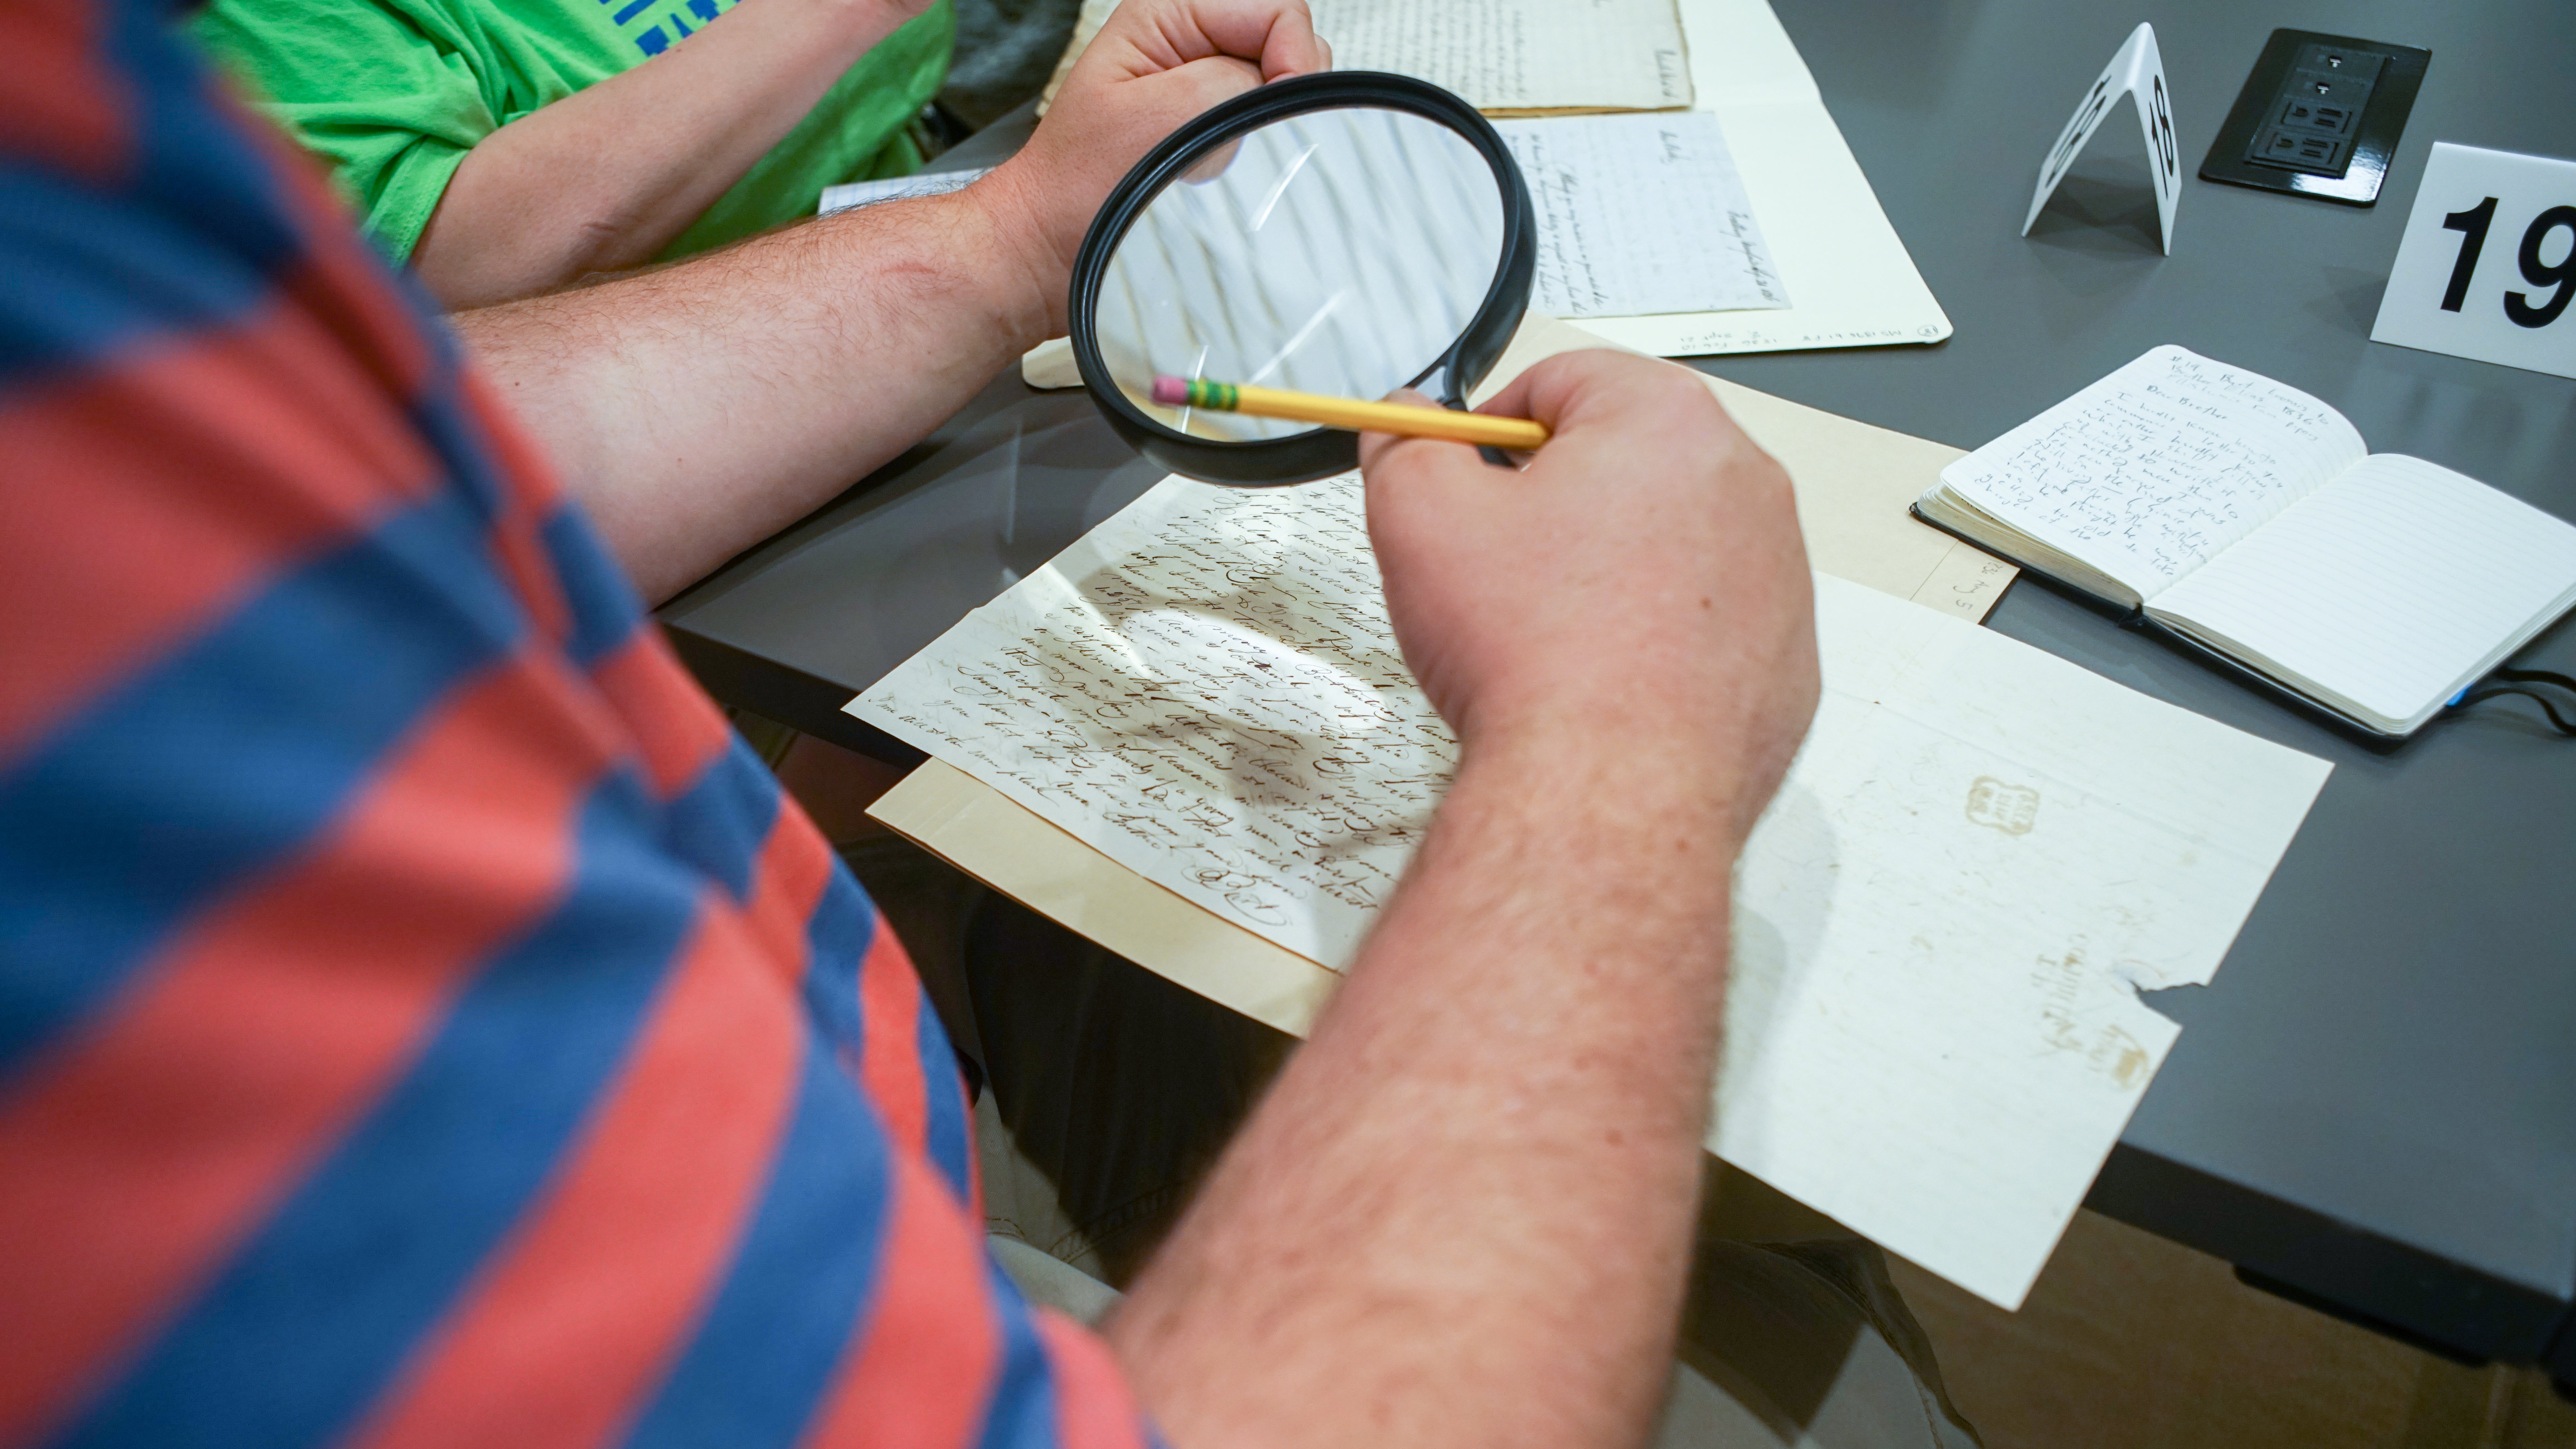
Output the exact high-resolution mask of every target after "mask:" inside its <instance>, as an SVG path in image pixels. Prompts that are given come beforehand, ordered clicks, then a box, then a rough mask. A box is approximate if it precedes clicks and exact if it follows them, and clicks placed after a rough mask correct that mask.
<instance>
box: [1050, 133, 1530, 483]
mask: <svg viewBox="0 0 2576 1449" xmlns="http://www.w3.org/2000/svg"><path fill="white" fill-rule="evenodd" d="M1503 245H1504V197H1503V193H1502V190H1501V188H1500V187H1498V186H1497V185H1496V183H1495V179H1494V175H1493V171H1492V168H1491V167H1490V166H1489V165H1488V164H1487V162H1486V160H1485V158H1484V157H1483V156H1482V155H1480V154H1479V153H1478V151H1477V149H1476V147H1475V146H1474V145H1472V144H1471V143H1470V142H1469V141H1468V140H1467V138H1466V137H1464V136H1462V135H1460V134H1458V133H1457V132H1456V131H1455V130H1453V129H1451V128H1450V127H1448V126H1444V125H1442V124H1440V123H1439V122H1437V121H1433V120H1430V119H1428V118H1426V117H1423V116H1419V115H1414V114H1411V113H1409V112H1405V111H1399V110H1392V109H1380V108H1375V107H1346V108H1339V109H1330V110H1317V111H1308V112H1303V113H1300V114H1297V115H1291V116H1287V117H1284V118H1282V119H1280V120H1278V121H1275V122H1272V123H1270V124H1268V125H1265V126H1261V127H1259V128H1257V129H1254V130H1252V131H1250V132H1247V133H1245V134H1243V135H1241V136H1238V137H1235V138H1233V139H1232V140H1230V141H1228V142H1226V143H1224V144H1222V145H1220V146H1217V147H1215V148H1212V149H1211V150H1210V151H1209V153H1208V154H1207V155H1206V156H1204V157H1201V158H1199V159H1198V160H1197V161H1196V162H1194V163H1193V164H1192V165H1190V166H1189V167H1187V168H1185V169H1184V170H1182V171H1181V172H1179V173H1178V174H1176V175H1175V176H1174V177H1173V178H1172V179H1171V180H1170V181H1169V182H1168V183H1166V184H1165V185H1164V186H1163V188H1162V190H1161V191H1159V192H1158V193H1156V194H1155V195H1154V197H1153V198H1152V200H1151V201H1149V202H1148V203H1147V204H1146V205H1145V207H1144V209H1143V210H1142V212H1141V213H1140V214H1139V215H1138V216H1137V218H1136V220H1135V222H1134V224H1133V225H1132V226H1130V227H1129V228H1128V230H1127V232H1126V234H1125V236H1124V237H1122V238H1121V239H1120V241H1119V243H1118V247H1117V250H1116V251H1115V252H1114V253H1113V254H1112V255H1111V257H1110V259H1109V263H1108V265H1107V267H1106V268H1105V270H1104V271H1103V273H1102V277H1101V284H1100V290H1099V294H1098V298H1099V300H1098V304H1097V307H1096V310H1095V313H1094V317H1095V321H1094V333H1093V336H1094V339H1095V341H1096V343H1097V345H1098V347H1099V351H1100V357H1101V360H1102V362H1103V363H1104V364H1105V365H1106V367H1107V370H1108V373H1109V375H1110V377H1111V378H1112V379H1114V380H1115V383H1116V385H1117V387H1118V388H1119V390H1120V391H1121V392H1122V393H1124V394H1125V395H1126V397H1127V398H1128V400H1129V401H1130V402H1131V403H1133V404H1134V405H1135V406H1136V407H1137V408H1138V409H1139V410H1141V411H1142V412H1144V413H1145V414H1146V415H1147V416H1148V417H1151V418H1152V419H1154V420H1155V421H1157V422H1159V423H1161V424H1162V425H1163V426H1165V427H1168V428H1171V429H1173V430H1174V431H1176V432H1180V433H1183V434H1186V435H1188V436H1192V437H1199V438H1207V439H1212V440H1218V441H1253V440H1260V439H1270V438H1279V437H1285V436H1288V435H1290V434H1294V433H1301V432H1307V431H1311V430H1312V429H1313V425H1312V424H1309V423H1298V422H1284V421H1279V420H1276V419H1270V418H1258V417H1252V416H1248V415H1245V414H1239V413H1225V412H1209V411H1207V410H1205V409H1193V408H1174V407H1167V406H1164V405H1162V404H1160V403H1156V402H1155V401H1154V400H1153V397H1152V392H1151V388H1152V384H1153V379H1154V377H1155V376H1156V374H1158V373H1161V374H1168V375H1171V376H1176V377H1181V378H1185V379H1192V380H1197V379H1208V380H1214V381H1219V382H1231V383H1237V384H1245V383H1249V384H1253V385H1256V386H1261V387H1277V388H1290V389H1294V390H1297V391H1301V392H1316V393H1325V394H1328V395H1331V396H1335V397H1355V398H1376V397H1382V396H1384V395H1385V394H1387V393H1389V392H1391V391H1393V390H1395V389H1396V388H1399V387H1402V386H1405V385H1407V384H1408V383H1413V382H1415V381H1417V380H1418V379H1421V378H1422V377H1423V376H1424V374H1425V373H1426V372H1428V371H1430V370H1431V369H1432V368H1433V367H1434V366H1436V365H1437V364H1438V363H1439V362H1440V361H1441V359H1442V358H1443V357H1445V356H1446V355H1447V354H1448V353H1449V351H1450V349H1451V348H1452V347H1454V346H1455V345H1456V343H1457V341H1458V339H1459V337H1460V336H1461V334H1462V333H1464V332H1465V331H1466V330H1467V328H1468V327H1469V325H1470V323H1471V322H1473V321H1474V319H1475V318H1476V315H1477V312H1478V309H1479V308H1480V307H1481V306H1482V305H1483V304H1484V303H1485V301H1486V295H1487V293H1488V291H1489V290H1490V289H1491V288H1492V287H1493V285H1494V278H1495V275H1496V271H1497V268H1498V267H1499V265H1500V263H1501V259H1502V253H1503Z"/></svg>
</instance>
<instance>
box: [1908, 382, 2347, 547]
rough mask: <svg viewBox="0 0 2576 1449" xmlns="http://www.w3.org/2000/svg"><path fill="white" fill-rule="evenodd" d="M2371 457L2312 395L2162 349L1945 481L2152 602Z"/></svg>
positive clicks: (1988, 449) (1962, 464)
mask: <svg viewBox="0 0 2576 1449" xmlns="http://www.w3.org/2000/svg"><path fill="white" fill-rule="evenodd" d="M2366 451H2367V449H2366V448H2365V447H2364V445H2363V443H2362V441H2361V434H2359V433H2358V432H2355V431H2354V430H2353V426H2352V424H2351V423H2349V422H2347V421H2345V420H2344V417H2343V415H2342V414H2341V413H2338V412H2336V411H2335V410H2334V409H2333V408H2330V407H2328V406H2326V405H2325V404H2324V403H2321V402H2319V401H2317V400H2316V399H2315V398H2312V397H2310V396H2308V395H2307V394H2306V393H2303V392H2300V391H2298V390H2297V389H2296V388H2290V387H2284V386H2282V385H2281V384H2279V383H2277V382H2274V381H2272V380H2271V379H2270V378H2267V377H2263V376H2261V375H2259V374H2257V373H2251V372H2247V371H2246V370H2244V369H2243V368H2239V367H2229V366H2227V365H2226V364H2225V363H2220V362H2212V361H2211V360H2209V359H2208V358H2206V357H2202V356H2199V355H2198V354H2196V353H2192V352H2187V351H2185V350H2184V349H2182V348H2179V347H2159V348H2156V349H2155V350H2154V351H2152V352H2149V353H2147V354H2146V355H2145V356H2143V357H2140V358H2139V359H2138V360H2137V361H2135V362H2132V363H2130V364H2129V365H2128V366H2126V367H2123V368H2121V369H2120V370H2119V371H2117V372H2114V373H2112V374H2111V375H2110V376H2108V377H2105V378H2103V379H2102V380H2101V381H2099V382H2097V383H2095V384H2093V385H2092V386H2091V387H2088V388H2086V389H2084V390H2083V391H2082V392H2079V393H2077V394H2075V396H2073V397H2070V398H2068V399H2067V400H2066V401H2064V402H2062V403H2059V404H2058V405H2057V406H2055V407H2053V408H2050V409H2049V410H2048V411H2046V412H2044V413H2041V414H2040V415H2039V416H2038V417H2035V418H2033V419H2031V420H2030V421H2029V422H2026V423H2024V424H2022V425H2021V426H2020V427H2017V428H2015V429H2013V430H2012V431H2011V432H2009V433H2006V434H2004V435H2003V436H2002V437H2000V438H1997V439H1996V440H1995V441H1993V442H1991V443H1988V444H1987V445H1986V446H1984V447H1982V448H1979V449H1978V450H1977V451H1976V452H1974V453H1971V454H1969V455H1968V456H1967V457H1966V458H1963V459H1961V460H1959V461H1958V462H1957V463H1954V464H1952V465H1951V466H1950V467H1948V468H1945V469H1943V470H1942V473H1941V481H1942V482H1944V483H1947V484H1948V485H1949V486H1950V488H1951V490H1952V491H1953V492H1955V493H1957V494H1959V495H1960V496H1962V497H1964V498H1966V499H1968V500H1969V501H1970V502H1973V503H1975V504H1976V505H1977V506H1978V507H1980V508H1982V509H1984V510H1985V511H1986V512H1988V513H1990V514H1992V515H1994V516H1995V517H1997V518H1999V519H2002V520H2003V521H2004V522H2006V523H2009V524H2011V525H2012V526H2013V527H2015V528H2018V529H2020V530H2022V531H2023V532H2024V533H2027V534H2028V535H2030V536H2031V537H2032V538H2035V539H2038V540H2039V541H2040V542H2042V543H2045V544H2047V545H2049V546H2050V547H2052V548H2056V549H2058V550H2060V551H2061V552H2064V553H2068V554H2072V555H2074V556H2075V557H2077V558H2080V559H2082V560H2084V561H2085V562H2086V563H2089V564H2091V565H2093V566H2094V567H2095V568H2098V569H2100V570H2101V571H2102V572H2104V573H2106V574H2108V575H2110V576H2111V577H2113V578H2115V579H2118V580H2119V581H2120V582H2121V583H2123V584H2126V585H2128V586H2129V587H2130V588H2132V589H2135V590H2136V591H2137V592H2138V594H2139V596H2140V597H2142V598H2153V597H2155V595H2156V594H2157V593H2159V592H2160V591H2162V590H2163V589H2164V587H2165V586H2166V585H2168V584H2171V583H2172V582H2173V581H2174V580H2176V579H2178V578H2181V577H2182V576H2183V575H2184V574H2186V573H2189V572H2191V571H2192V570H2193V569H2195V568H2197V567H2199V566H2200V565H2201V564H2203V563H2205V562H2207V561H2208V560H2209V559H2210V558H2211V557H2212V556H2214V555H2216V554H2217V553H2218V551H2219V550H2221V549H2223V548H2225V547H2227V546H2228V545H2229V544H2231V543H2234V542H2235V541H2236V540H2237V539H2239V538H2242V537H2244V536H2245V535H2246V534H2248V533H2250V532H2252V531H2253V529H2254V527H2255V525H2257V524H2259V523H2261V522H2263V521H2264V520H2265V519H2267V518H2270V517H2271V516H2272V515H2274V514H2276V513H2278V512H2280V511H2281V510H2282V509H2283V508H2286V507H2288V506H2289V505H2290V504H2291V503H2292V502H2293V501H2294V500H2296V499H2298V498H2300V497H2303V496H2305V495H2306V494H2307V493H2309V492H2310V491H2312V490H2314V489H2315V488H2317V487H2318V486H2319V485H2321V484H2323V483H2324V482H2325V480H2326V479H2328V478H2330V477H2333V476H2334V475H2335V474H2336V473H2338V472H2341V471H2342V470H2343V469H2344V468H2346V467H2349V466H2350V465H2352V464H2353V463H2355V462H2358V461H2360V459H2361V458H2362V456H2363V454H2364V453H2365V452H2366Z"/></svg>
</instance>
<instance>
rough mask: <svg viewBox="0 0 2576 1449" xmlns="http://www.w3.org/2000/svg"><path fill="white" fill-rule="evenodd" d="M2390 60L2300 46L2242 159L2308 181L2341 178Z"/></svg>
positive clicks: (2313, 45) (2346, 49)
mask: <svg viewBox="0 0 2576 1449" xmlns="http://www.w3.org/2000/svg"><path fill="white" fill-rule="evenodd" d="M2387 64H2388V57H2387V56H2385V55H2382V54H2380V53H2379V52H2377V51H2370V50H2358V49H2355V48H2352V47H2350V46H2337V45H2319V44H2316V43H2314V42H2310V43H2308V44H2304V45H2301V46H2300V47H2299V51H2298V54H2297V56H2296V57H2295V58H2294V59H2293V60H2292V61H2291V62H2290V69H2289V72H2288V73H2287V74H2286V75H2284V76H2283V77H2282V78H2281V84H2280V88H2279V92H2278V94H2276V95H2275V96H2273V98H2272V104H2271V107H2270V109H2269V110H2268V111H2267V112H2266V114H2267V115H2268V116H2269V117H2270V122H2269V124H2267V125H2265V126H2264V127H2263V128H2262V129H2261V130H2259V131H2256V132H2255V133H2254V139H2253V140H2252V141H2250V142H2248V143H2247V144H2246V147H2245V159H2246V160H2248V161H2251V162H2253V163H2254V164H2255V165H2257V166H2279V167H2283V168H2285V169H2287V170H2291V171H2304V172H2307V173H2308V174H2309V175H2312V176H2335V177H2340V176H2342V175H2343V174H2344V172H2345V171H2347V170H2349V169H2350V168H2351V165H2352V138H2353V133H2354V132H2356V131H2358V130H2360V129H2361V116H2362V112H2363V111H2364V110H2365V109H2366V108H2367V107H2368V106H2369V105H2370V92H2371V89H2372V88H2373V86H2374V85H2375V84H2376V83H2377V81H2378V79H2379V72H2380V69H2381V68H2382V67H2384V66H2386V65H2387Z"/></svg>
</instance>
